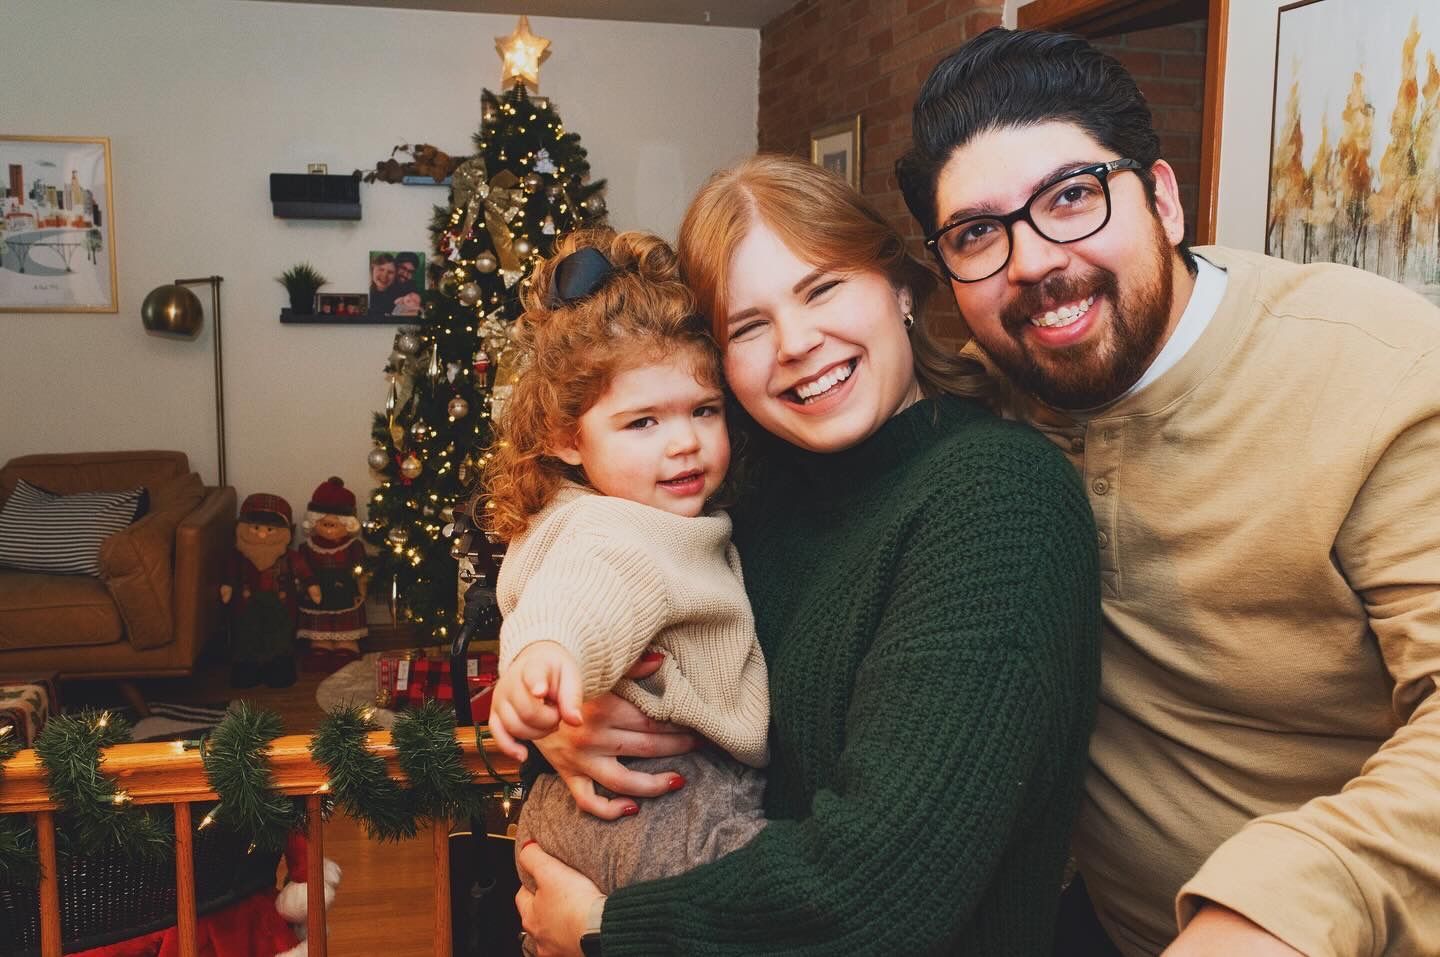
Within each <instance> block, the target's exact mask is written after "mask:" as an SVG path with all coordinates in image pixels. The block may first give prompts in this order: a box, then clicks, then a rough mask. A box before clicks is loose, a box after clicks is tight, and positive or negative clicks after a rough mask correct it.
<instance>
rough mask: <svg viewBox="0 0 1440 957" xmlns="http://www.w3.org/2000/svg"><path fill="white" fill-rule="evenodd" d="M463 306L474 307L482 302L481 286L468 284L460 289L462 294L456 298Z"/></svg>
mask: <svg viewBox="0 0 1440 957" xmlns="http://www.w3.org/2000/svg"><path fill="white" fill-rule="evenodd" d="M456 298H458V299H459V300H460V302H461V304H462V305H466V306H473V305H475V303H477V302H479V301H480V286H479V284H478V283H473V282H467V283H466V284H465V285H463V286H461V287H460V293H459V295H458V296H457V297H456Z"/></svg>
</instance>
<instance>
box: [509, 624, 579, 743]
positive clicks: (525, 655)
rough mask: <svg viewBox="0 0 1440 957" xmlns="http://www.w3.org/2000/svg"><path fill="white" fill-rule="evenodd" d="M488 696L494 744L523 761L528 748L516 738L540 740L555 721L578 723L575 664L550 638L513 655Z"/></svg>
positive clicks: (552, 726) (577, 688)
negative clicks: (489, 697)
mask: <svg viewBox="0 0 1440 957" xmlns="http://www.w3.org/2000/svg"><path fill="white" fill-rule="evenodd" d="M490 695H491V700H490V733H491V734H493V735H494V736H495V743H496V744H498V745H499V746H500V750H501V751H503V752H505V753H506V754H508V755H510V756H511V757H512V758H514V759H515V760H517V761H524V760H525V757H526V755H527V754H528V753H529V752H528V751H527V749H526V748H525V746H524V745H523V744H521V743H520V742H519V740H517V739H521V738H523V739H526V740H534V739H535V738H543V737H545V736H546V735H547V734H549V733H550V732H552V731H554V730H555V729H556V728H557V727H559V725H560V722H561V721H564V722H565V723H566V724H569V725H579V724H580V721H581V718H580V705H581V703H582V695H581V681H580V665H579V663H578V662H576V660H575V658H574V656H573V655H571V654H570V652H568V651H566V650H565V649H564V648H563V647H561V646H560V645H559V644H557V643H556V642H553V641H537V642H535V643H534V644H533V645H530V646H529V647H527V648H526V649H525V650H524V651H522V652H520V654H518V655H516V656H515V660H514V661H512V662H511V663H510V667H508V668H506V669H505V673H504V674H502V675H501V676H500V680H499V681H497V682H496V683H495V690H494V691H492V692H491V693H490Z"/></svg>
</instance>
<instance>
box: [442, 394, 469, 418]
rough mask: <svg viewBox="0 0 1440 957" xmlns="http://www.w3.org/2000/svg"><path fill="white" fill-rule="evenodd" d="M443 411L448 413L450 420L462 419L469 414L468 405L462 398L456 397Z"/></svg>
mask: <svg viewBox="0 0 1440 957" xmlns="http://www.w3.org/2000/svg"><path fill="white" fill-rule="evenodd" d="M445 411H446V412H449V413H450V418H452V419H463V418H465V416H467V415H469V414H470V403H469V402H466V401H465V399H464V397H462V396H458V395H457V396H456V397H455V398H453V399H451V400H450V404H449V405H448V406H446V407H445Z"/></svg>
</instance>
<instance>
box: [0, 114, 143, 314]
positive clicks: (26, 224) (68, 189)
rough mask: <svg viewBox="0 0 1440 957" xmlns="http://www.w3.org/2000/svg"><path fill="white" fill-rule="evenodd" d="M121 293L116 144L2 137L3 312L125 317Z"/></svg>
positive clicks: (0, 228) (103, 139)
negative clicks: (117, 314)
mask: <svg viewBox="0 0 1440 957" xmlns="http://www.w3.org/2000/svg"><path fill="white" fill-rule="evenodd" d="M67 173H68V178H67ZM118 287H119V284H118V281H117V279H116V273H115V200H114V195H113V189H112V179H111V175H110V138H109V137H108V136H12V135H8V134H0V312H112V313H113V312H119V311H120V306H119V298H118V294H117V290H118Z"/></svg>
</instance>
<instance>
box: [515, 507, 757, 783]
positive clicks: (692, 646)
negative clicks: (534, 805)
mask: <svg viewBox="0 0 1440 957" xmlns="http://www.w3.org/2000/svg"><path fill="white" fill-rule="evenodd" d="M496 592H497V597H498V599H499V603H500V612H501V614H502V615H503V616H504V618H505V622H504V625H503V627H502V628H501V630H500V668H501V670H502V671H503V670H504V669H505V668H507V667H509V665H510V663H511V662H512V661H514V660H515V656H516V655H518V654H519V653H520V651H521V649H523V648H524V647H525V646H527V645H529V644H530V643H532V642H536V641H554V642H558V643H559V644H561V645H562V646H564V647H565V648H566V649H567V650H568V651H569V652H570V653H571V654H572V655H574V656H575V659H576V660H577V661H578V662H579V663H580V670H581V674H582V676H583V679H584V694H585V697H586V698H587V699H588V698H592V697H594V696H596V695H600V694H604V693H605V692H607V691H612V690H613V691H615V692H616V693H617V694H618V695H620V696H621V697H622V698H624V699H625V700H627V701H629V702H631V703H632V704H634V705H635V706H636V707H638V708H639V709H640V710H641V711H643V712H645V714H646V715H648V716H649V717H651V718H654V719H656V720H657V721H673V722H675V723H676V724H681V725H684V726H686V727H688V728H693V729H694V730H696V731H698V732H699V733H700V734H702V735H704V736H705V737H706V738H709V739H710V740H711V741H713V742H714V743H716V744H717V745H719V746H720V747H722V748H724V749H725V750H726V751H728V752H730V753H731V754H732V755H734V756H735V758H736V759H737V760H739V761H741V762H743V763H745V764H748V765H750V766H752V767H762V766H764V765H765V764H766V763H767V761H768V758H769V754H768V751H767V745H766V735H767V732H768V730H769V725H770V697H769V690H768V685H767V681H766V674H765V658H764V655H763V654H762V653H761V651H760V643H759V641H758V640H757V639H756V637H755V618H754V616H753V615H752V614H751V612H750V602H749V599H748V598H746V595H745V586H744V581H743V580H742V578H741V575H740V556H739V555H738V554H737V553H736V551H735V547H734V546H733V545H731V544H730V516H728V515H726V514H725V513H724V512H717V513H715V514H713V515H702V516H699V517H697V518H684V517H681V516H678V515H672V514H670V513H669V512H665V511H662V510H660V509H658V508H653V507H651V506H649V505H641V504H639V503H637V502H631V501H628V500H626V499H621V498H612V497H610V496H606V495H599V494H597V493H595V492H593V491H590V490H589V489H585V488H582V487H581V486H578V485H567V486H566V487H565V488H563V489H562V490H561V492H560V493H559V494H558V495H556V497H555V500H554V501H552V502H551V503H550V504H549V505H548V506H547V507H546V508H545V509H543V510H542V511H541V512H540V513H539V514H537V515H536V516H535V518H534V520H533V521H532V522H531V524H530V528H529V529H527V530H526V531H525V533H524V534H523V535H521V536H519V537H517V538H516V539H515V540H514V541H512V542H511V543H510V548H509V550H508V551H507V552H506V555H505V561H504V563H503V564H502V565H501V567H500V576H499V580H498V581H497V582H496ZM650 647H654V648H657V649H659V650H661V651H663V652H664V653H665V661H664V663H663V664H662V665H661V667H660V670H659V671H658V672H656V673H655V674H654V675H653V676H651V677H649V678H646V679H644V680H642V681H631V680H629V679H627V678H625V677H623V676H624V674H625V672H626V670H627V669H628V668H629V667H630V666H631V665H632V664H634V662H635V659H636V658H638V657H639V656H640V654H641V653H642V652H644V651H645V650H646V649H647V648H650Z"/></svg>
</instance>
